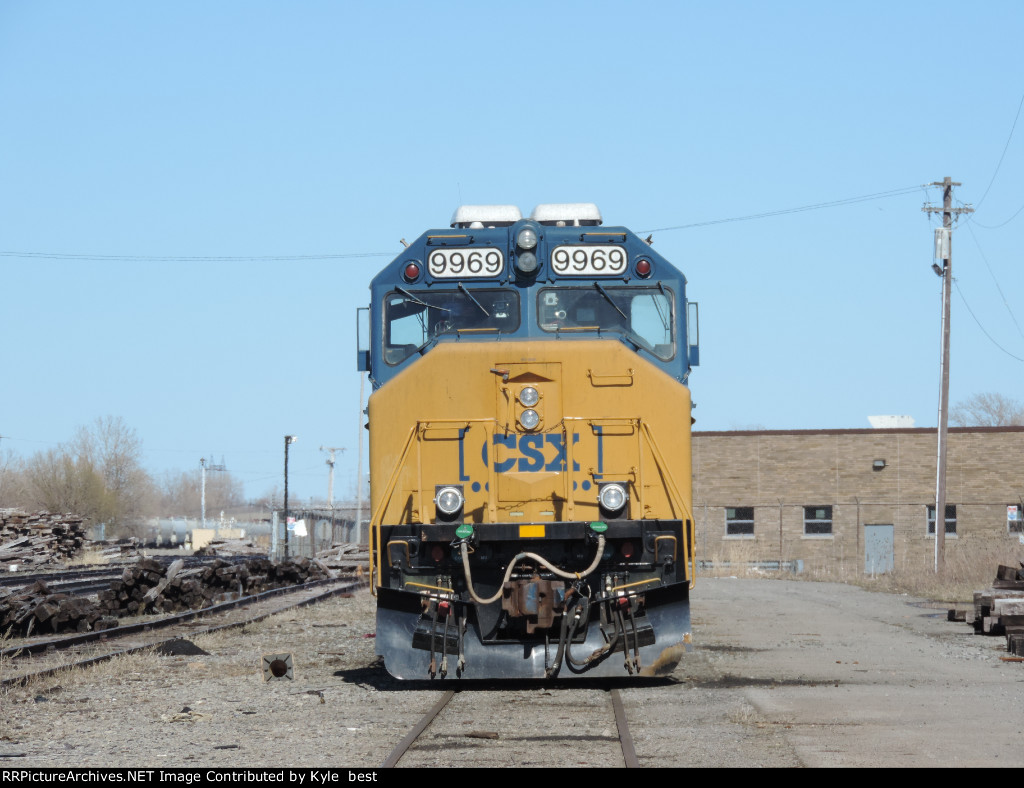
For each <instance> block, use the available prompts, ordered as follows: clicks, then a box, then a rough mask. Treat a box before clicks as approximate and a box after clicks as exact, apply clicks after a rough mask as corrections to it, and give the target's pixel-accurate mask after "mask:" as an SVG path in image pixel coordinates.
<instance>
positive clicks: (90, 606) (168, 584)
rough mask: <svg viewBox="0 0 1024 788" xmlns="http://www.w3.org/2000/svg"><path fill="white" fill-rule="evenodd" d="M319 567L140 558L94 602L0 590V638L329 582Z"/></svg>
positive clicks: (37, 589)
mask: <svg viewBox="0 0 1024 788" xmlns="http://www.w3.org/2000/svg"><path fill="white" fill-rule="evenodd" d="M331 576H332V573H331V570H330V569H328V568H327V567H326V566H325V565H324V564H322V563H321V562H319V561H316V560H312V561H311V560H310V559H308V558H298V559H295V560H292V561H286V562H276V561H269V560H267V559H266V558H258V559H254V560H251V561H246V562H243V563H228V562H226V561H221V560H219V559H218V560H216V561H214V562H213V563H212V564H208V565H205V566H200V567H195V568H189V569H185V562H184V560H182V559H178V560H177V561H174V562H173V563H172V564H170V565H169V566H164V565H163V564H161V563H160V562H159V561H155V560H153V559H148V558H147V559H142V560H140V561H139V562H138V563H136V564H133V565H131V566H128V567H125V570H124V572H123V574H122V576H121V579H120V580H115V581H113V582H112V583H111V585H110V588H109V589H107V590H105V591H101V592H99V595H98V597H99V598H98V600H95V599H92V598H90V597H86V596H72V595H69V594H63V593H54V592H53V591H52V590H51V589H50V588H49V587H48V586H47V585H46V583H44V582H43V581H38V582H36V583H33V584H32V585H31V586H29V587H28V588H25V589H20V590H18V591H15V592H4V591H2V590H0V634H3V633H6V632H8V631H10V632H11V634H13V635H16V636H21V637H28V636H29V635H31V634H32V633H33V632H35V633H36V634H40V633H47V632H54V633H56V632H89V631H91V630H97V629H109V628H111V627H115V626H117V620H118V619H119V618H124V617H127V616H138V615H143V614H149V613H173V612H178V611H186V610H200V609H202V608H205V607H210V606H211V605H214V604H217V603H219V602H223V601H227V600H229V599H237V598H238V597H239V596H249V595H252V594H257V593H259V592H261V591H268V590H270V589H273V588H282V587H284V586H292V585H300V584H302V583H308V582H311V581H313V580H322V579H325V578H328V577H331Z"/></svg>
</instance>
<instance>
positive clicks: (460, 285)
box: [459, 282, 491, 317]
mask: <svg viewBox="0 0 1024 788" xmlns="http://www.w3.org/2000/svg"><path fill="white" fill-rule="evenodd" d="M459 290H461V291H462V292H463V293H465V294H466V295H467V296H469V300H470V301H472V302H473V303H474V304H476V305H477V306H478V307H480V311H481V312H483V313H484V314H485V315H486V316H487V317H490V316H491V313H490V312H488V311H487V310H486V309H484V305H483V304H481V303H480V302H479V301H477V300H476V299H475V298H474V297H473V294H472V293H471V292H469V291H468V290H467V289H466V286H465V285H464V284H462V282H459Z"/></svg>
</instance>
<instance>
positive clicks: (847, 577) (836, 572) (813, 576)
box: [700, 536, 1024, 604]
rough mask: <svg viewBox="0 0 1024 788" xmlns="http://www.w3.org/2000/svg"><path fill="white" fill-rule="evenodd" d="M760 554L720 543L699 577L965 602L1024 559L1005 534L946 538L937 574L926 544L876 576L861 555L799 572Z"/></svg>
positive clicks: (749, 545) (739, 544)
mask: <svg viewBox="0 0 1024 788" xmlns="http://www.w3.org/2000/svg"><path fill="white" fill-rule="evenodd" d="M763 557H764V556H763V555H761V554H760V552H759V551H758V549H757V546H756V544H755V543H754V542H752V541H750V542H744V541H739V540H737V541H735V542H728V543H724V544H722V545H720V546H719V547H718V548H717V549H716V550H715V551H713V552H711V553H710V554H709V555H703V556H701V559H702V560H703V561H705V568H703V569H701V570H700V576H701V577H744V578H777V579H783V580H786V579H788V580H810V581H820V582H830V583H847V584H850V585H855V586H859V587H861V588H865V589H868V590H870V591H882V592H885V593H891V594H909V595H911V596H916V597H922V598H924V599H931V600H934V601H937V602H944V603H950V604H965V603H970V602H972V601H973V597H974V592H975V591H978V590H981V589H986V588H989V587H990V586H991V585H992V582H993V580H995V576H996V570H997V569H998V567H999V566H1000V565H1006V566H1013V567H1019V566H1020V565H1021V561H1024V546H1021V544H1020V543H1019V542H1017V541H1016V540H1015V539H1014V540H1011V539H1007V538H1006V537H984V536H975V537H960V538H959V539H950V540H947V541H946V552H945V561H944V564H945V565H944V568H943V570H942V571H941V572H940V573H938V574H936V572H935V560H934V552H933V551H932V550H930V549H929V550H928V551H927V552H925V551H922V552H920V553H919V554H916V555H907V554H904V556H903V557H902V558H901V559H900V560H898V561H897V563H896V566H895V567H894V569H893V571H892V572H888V573H886V574H880V575H869V574H864V567H863V562H862V561H861V560H860V559H859V557H858V558H853V557H850V558H848V559H846V560H842V559H841V558H840V557H838V556H837V557H836V558H834V559H832V560H821V559H818V560H807V561H806V562H805V565H806V569H805V571H804V572H802V573H800V574H795V573H792V572H789V571H783V572H778V571H767V570H765V569H763V568H759V567H757V566H756V565H753V564H754V562H756V561H758V560H759V559H762V558H763ZM708 563H710V564H711V565H710V566H709V565H708Z"/></svg>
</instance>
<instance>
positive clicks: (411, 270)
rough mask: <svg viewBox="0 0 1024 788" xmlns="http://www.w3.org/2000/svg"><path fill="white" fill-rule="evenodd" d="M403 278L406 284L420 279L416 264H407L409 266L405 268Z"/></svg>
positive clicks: (418, 268)
mask: <svg viewBox="0 0 1024 788" xmlns="http://www.w3.org/2000/svg"><path fill="white" fill-rule="evenodd" d="M404 276H405V281H406V282H414V281H416V280H417V279H419V278H420V267H419V266H418V265H416V263H409V265H407V266H406V267H405V273H404Z"/></svg>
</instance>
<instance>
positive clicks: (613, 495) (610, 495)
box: [597, 483, 628, 512]
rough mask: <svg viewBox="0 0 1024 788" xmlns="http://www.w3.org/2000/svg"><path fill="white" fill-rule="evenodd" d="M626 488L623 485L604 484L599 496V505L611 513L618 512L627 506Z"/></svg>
mask: <svg viewBox="0 0 1024 788" xmlns="http://www.w3.org/2000/svg"><path fill="white" fill-rule="evenodd" d="M627 499H628V496H627V495H626V488H625V487H623V486H622V485H621V484H618V483H612V484H602V485H601V491H600V492H599V493H598V494H597V500H598V503H600V504H601V507H602V508H603V509H605V510H606V511H609V512H618V511H619V510H620V509H622V507H623V506H625V505H626V500H627Z"/></svg>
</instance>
